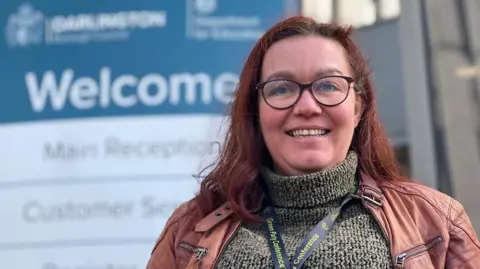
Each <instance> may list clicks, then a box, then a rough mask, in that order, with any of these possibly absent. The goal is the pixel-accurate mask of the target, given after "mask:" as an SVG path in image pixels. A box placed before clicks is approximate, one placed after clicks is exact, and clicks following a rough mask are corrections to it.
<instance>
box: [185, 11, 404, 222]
mask: <svg viewBox="0 0 480 269" xmlns="http://www.w3.org/2000/svg"><path fill="white" fill-rule="evenodd" d="M351 33H352V28H351V27H345V26H337V25H333V24H321V23H317V22H316V21H315V20H313V19H310V18H306V17H302V16H297V17H292V18H289V19H286V20H284V21H281V22H280V23H278V24H276V25H275V26H273V27H272V28H271V29H270V30H268V31H267V32H266V33H265V34H264V35H263V36H262V37H261V38H260V40H259V41H258V42H257V43H256V45H255V46H254V48H253V49H252V51H251V52H250V55H249V57H248V59H247V62H246V63H245V66H244V68H243V70H242V73H241V76H240V82H239V85H238V89H237V91H236V92H235V95H234V99H233V103H232V106H231V112H230V116H231V118H230V122H229V126H228V132H227V135H226V138H225V142H224V146H223V148H222V152H221V154H220V156H219V159H218V162H217V163H215V165H214V166H213V169H212V170H211V172H209V173H208V175H207V176H206V177H205V179H204V180H203V181H202V182H201V187H200V191H199V193H198V194H197V195H196V196H195V197H194V199H193V200H192V202H194V203H195V204H196V207H198V208H200V214H201V215H202V216H204V215H206V214H208V213H210V212H212V211H213V210H215V209H216V208H217V207H219V206H221V205H222V204H223V203H225V202H227V201H228V202H229V204H230V207H231V209H232V210H233V211H234V212H235V213H236V216H238V217H239V218H240V219H242V220H251V221H256V220H259V218H258V217H256V216H254V215H253V214H252V212H251V211H252V209H253V208H254V207H255V206H256V205H257V204H258V203H259V199H260V197H261V187H260V186H259V174H260V169H261V167H262V166H263V165H268V162H270V160H271V158H270V156H269V153H268V150H267V149H266V146H265V143H264V141H263V138H262V135H261V133H260V128H259V124H258V95H257V94H258V93H257V91H256V90H255V86H256V85H257V84H258V83H259V82H260V76H261V73H260V72H261V66H262V61H263V58H264V56H265V53H266V51H267V50H268V49H269V48H270V46H272V44H274V43H275V42H277V41H279V40H282V39H285V38H289V37H292V36H298V35H312V34H313V35H320V36H324V37H328V38H331V39H333V40H336V41H337V42H339V43H340V44H341V45H342V46H343V47H344V48H345V51H346V52H347V55H348V58H349V59H348V60H349V62H350V65H351V68H352V70H353V78H354V79H355V85H356V87H357V91H360V92H361V94H360V95H359V96H361V98H363V104H364V111H363V115H362V118H361V120H360V122H359V125H358V127H357V128H356V130H355V133H354V136H353V140H352V144H351V148H352V149H353V150H354V151H356V152H357V153H358V155H359V169H360V170H361V171H363V172H365V173H367V174H369V175H370V176H372V177H373V178H375V179H382V180H399V179H401V176H400V172H399V167H398V164H397V161H396V158H395V155H394V151H393V148H392V146H391V145H390V143H389V140H388V137H387V135H386V134H385V132H384V130H383V128H382V126H381V124H380V122H379V119H378V116H377V111H376V108H375V93H374V90H373V88H372V83H371V79H370V71H369V68H368V66H367V64H366V61H365V58H364V56H363V55H362V53H361V51H360V49H359V48H358V46H357V45H356V44H355V43H354V42H353V40H352V39H351V37H350V36H351Z"/></svg>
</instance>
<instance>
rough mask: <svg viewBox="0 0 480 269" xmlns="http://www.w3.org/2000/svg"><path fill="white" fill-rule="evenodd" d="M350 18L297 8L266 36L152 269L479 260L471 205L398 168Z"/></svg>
mask: <svg viewBox="0 0 480 269" xmlns="http://www.w3.org/2000/svg"><path fill="white" fill-rule="evenodd" d="M350 32H351V30H350V29H349V28H345V27H338V26H334V25H329V24H317V23H316V22H315V21H313V20H311V19H308V18H304V17H294V18H290V19H287V20H285V21H282V22H280V23H279V24H278V25H276V26H274V27H273V28H272V29H270V30H269V31H268V32H267V33H265V35H264V36H263V37H262V38H261V39H260V40H259V41H258V43H257V44H256V46H255V47H254V48H253V50H252V52H251V53H250V56H249V58H248V61H247V62H246V64H245V67H244V69H243V72H242V74H241V78H240V83H239V87H238V90H237V92H236V94H235V98H234V101H233V104H232V110H231V125H230V128H229V132H228V135H227V138H226V141H225V147H224V149H223V152H222V154H221V156H220V158H219V161H218V163H217V164H216V166H215V167H214V169H213V171H212V172H211V173H209V174H208V176H207V177H206V179H205V180H204V181H203V182H202V183H201V189H200V192H199V193H198V194H197V195H196V197H194V199H192V200H191V201H189V202H187V203H185V204H184V205H182V206H180V207H179V208H178V209H177V210H176V211H175V212H174V213H173V215H172V216H171V217H170V219H169V220H168V222H167V224H166V226H165V228H164V231H163V232H162V234H161V235H160V237H159V240H158V242H157V244H156V246H155V248H154V249H153V252H152V256H151V259H150V261H149V263H148V265H147V269H163V268H168V269H170V268H172V269H173V268H218V269H225V268H303V269H305V268H392V267H394V266H395V267H403V268H480V242H479V241H478V239H477V236H476V234H475V232H474V230H473V228H472V225H471V223H470V221H469V219H468V217H467V215H466V213H465V211H464V210H463V208H462V206H461V205H460V204H459V203H458V202H457V201H455V200H453V199H452V198H450V197H448V196H446V195H444V194H442V193H440V192H438V191H436V190H433V189H430V188H428V187H425V186H422V185H420V184H419V183H415V182H413V181H411V180H408V179H404V178H402V177H401V176H400V175H399V169H398V167H397V163H396V160H395V158H394V154H393V151H392V147H391V146H390V144H389V142H388V138H387V137H386V135H385V133H384V132H383V130H382V128H381V125H380V123H379V119H378V117H377V114H376V110H375V106H374V103H375V97H374V90H373V88H372V85H371V81H370V78H369V71H368V69H367V66H366V63H365V60H364V58H363V57H362V55H361V53H360V51H359V48H358V47H357V46H356V45H355V44H354V43H353V41H352V40H351V39H350Z"/></svg>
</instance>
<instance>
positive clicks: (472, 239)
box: [449, 198, 480, 250]
mask: <svg viewBox="0 0 480 269" xmlns="http://www.w3.org/2000/svg"><path fill="white" fill-rule="evenodd" d="M454 202H455V201H454V199H453V198H451V200H450V205H452V204H453V203H454ZM450 207H451V208H452V209H453V210H454V211H455V213H456V214H457V216H458V215H460V212H458V211H457V210H456V209H455V208H453V206H450ZM449 216H451V215H449ZM462 221H465V220H463V219H462ZM451 223H452V225H453V226H455V227H457V228H458V229H460V230H462V231H463V232H464V233H465V234H466V235H467V236H468V238H470V240H471V241H472V243H473V244H474V245H475V246H477V248H478V249H479V250H480V245H479V244H478V242H477V241H476V240H475V238H472V236H471V235H470V233H468V232H467V231H465V229H464V228H463V227H461V226H459V225H457V224H456V223H455V222H453V221H451Z"/></svg>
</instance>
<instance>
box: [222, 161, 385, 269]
mask: <svg viewBox="0 0 480 269" xmlns="http://www.w3.org/2000/svg"><path fill="white" fill-rule="evenodd" d="M356 168H357V155H356V154H355V153H354V152H349V154H348V156H347V158H346V159H345V161H344V162H343V163H341V164H340V165H338V166H337V167H335V168H332V169H330V170H327V171H322V172H318V173H314V174H309V175H302V176H291V177H285V176H280V175H277V174H275V173H273V172H272V171H270V170H269V169H266V168H264V169H263V171H262V175H263V177H264V179H265V181H266V183H267V186H268V189H269V191H270V195H271V196H272V200H273V203H274V206H275V210H276V213H277V217H278V221H279V223H280V232H281V236H282V239H283V241H284V244H285V248H286V250H287V253H288V255H289V256H290V259H292V257H293V255H294V254H295V251H296V248H297V247H298V246H299V245H300V243H301V242H302V241H303V239H304V238H305V236H306V235H307V234H308V233H309V232H310V231H311V230H312V229H313V227H314V226H315V225H316V224H317V223H318V222H320V220H322V219H323V218H324V217H325V216H327V215H328V214H329V213H330V212H332V211H333V210H334V209H335V208H337V207H338V206H339V205H340V203H341V202H342V200H343V199H344V197H345V196H346V195H347V194H348V193H350V192H351V190H352V186H355V172H356ZM216 268H217V269H232V268H243V269H257V268H258V269H267V268H268V269H271V268H274V265H273V261H272V256H271V254H270V251H269V248H268V244H267V239H266V236H265V233H264V230H263V226H262V224H259V223H257V224H251V223H246V224H243V225H242V226H241V227H240V228H239V230H238V231H237V233H236V234H235V235H234V237H233V238H232V239H231V241H230V242H229V243H228V245H227V246H226V248H225V250H224V251H223V253H222V254H221V257H220V258H219V261H218V263H217V266H216ZM301 268H302V269H313V268H315V269H316V268H345V269H346V268H349V269H350V268H366V269H384V268H392V260H391V256H390V251H389V247H388V243H387V241H386V239H385V238H384V236H383V234H382V231H381V228H380V226H379V224H378V223H377V222H376V220H375V218H374V217H373V216H372V215H371V214H370V213H369V212H368V211H367V209H365V208H364V206H363V205H362V204H361V203H360V201H354V202H353V203H352V204H351V205H350V206H348V207H347V209H346V210H344V211H342V212H341V213H340V216H338V218H337V223H336V224H335V226H334V227H333V230H332V231H331V232H330V233H329V234H328V236H327V237H326V238H325V240H324V241H322V242H321V243H320V245H319V247H318V248H317V249H316V250H315V251H314V252H313V254H312V255H311V256H310V257H309V258H308V259H307V261H306V262H305V263H304V264H303V267H301Z"/></svg>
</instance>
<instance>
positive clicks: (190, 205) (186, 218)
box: [153, 200, 198, 251]
mask: <svg viewBox="0 0 480 269" xmlns="http://www.w3.org/2000/svg"><path fill="white" fill-rule="evenodd" d="M197 213H198V207H197V206H195V202H194V201H193V200H190V201H186V202H183V203H182V204H180V205H179V206H178V207H177V208H176V209H175V210H174V211H173V212H172V214H171V215H170V216H169V217H168V219H167V221H166V223H165V225H164V227H163V230H162V232H161V233H160V236H159V237H158V239H157V242H156V245H155V247H154V249H153V251H154V250H155V248H156V247H157V246H158V245H159V244H160V243H161V242H162V241H164V240H165V239H166V238H169V237H171V238H174V237H176V235H177V233H178V231H179V227H182V229H183V228H186V226H187V224H190V225H192V224H191V223H193V225H195V224H194V220H192V219H193V216H195V215H197ZM180 223H181V224H182V225H179V224H180Z"/></svg>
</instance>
